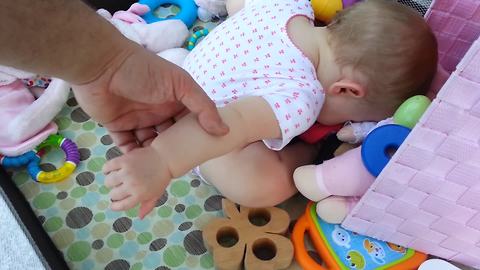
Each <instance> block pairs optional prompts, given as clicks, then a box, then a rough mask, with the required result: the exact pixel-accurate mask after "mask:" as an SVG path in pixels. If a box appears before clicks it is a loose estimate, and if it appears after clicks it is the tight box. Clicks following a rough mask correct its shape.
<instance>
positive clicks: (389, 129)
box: [362, 124, 410, 177]
mask: <svg viewBox="0 0 480 270" xmlns="http://www.w3.org/2000/svg"><path fill="white" fill-rule="evenodd" d="M409 133H410V129H409V128H407V127H404V126H400V125H394V124H392V125H384V126H381V127H378V128H376V129H374V130H373V131H372V132H370V134H368V136H367V137H366V138H365V140H364V141H363V144H362V161H363V165H365V168H367V170H368V171H369V172H370V173H371V174H372V175H373V176H375V177H377V176H378V175H379V174H380V172H381V171H382V170H383V168H385V166H386V165H387V163H388V162H389V161H390V154H389V150H395V151H396V150H397V149H398V148H399V147H400V145H401V144H402V143H403V141H405V139H406V138H407V136H408V134H409Z"/></svg>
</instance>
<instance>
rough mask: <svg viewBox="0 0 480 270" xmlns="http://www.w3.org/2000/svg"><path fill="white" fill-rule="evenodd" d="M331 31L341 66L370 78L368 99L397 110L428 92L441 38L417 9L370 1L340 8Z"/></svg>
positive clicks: (388, 109)
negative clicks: (413, 97) (438, 42)
mask: <svg viewBox="0 0 480 270" xmlns="http://www.w3.org/2000/svg"><path fill="white" fill-rule="evenodd" d="M328 29H329V32H330V38H329V42H330V44H331V46H332V48H333V52H334V56H335V59H336V62H337V63H338V64H339V65H340V68H343V67H351V68H353V69H354V70H355V71H359V72H360V73H361V74H362V75H363V76H365V77H366V80H367V81H366V86H367V96H366V100H367V102H369V103H372V102H373V103H375V104H377V105H380V106H382V104H383V109H384V110H386V111H389V112H391V111H392V110H394V109H395V108H396V107H397V106H398V105H399V104H400V103H401V102H403V101H404V100H405V99H407V98H408V97H411V96H413V95H417V94H424V93H425V92H426V91H427V90H428V87H429V85H430V83H431V81H432V79H433V76H434V75H435V71H436V68H437V41H436V39H435V36H434V34H433V33H432V31H431V29H430V28H429V26H428V25H427V23H426V22H425V21H424V19H423V18H422V17H421V16H420V15H419V14H418V13H416V12H415V11H414V10H413V9H410V8H408V7H406V6H403V5H401V4H399V3H396V2H393V1H387V0H366V1H364V2H360V3H358V4H356V5H354V6H352V7H351V8H348V9H345V10H343V11H341V12H339V13H338V14H337V16H336V17H335V18H334V20H333V21H332V23H330V24H329V25H328Z"/></svg>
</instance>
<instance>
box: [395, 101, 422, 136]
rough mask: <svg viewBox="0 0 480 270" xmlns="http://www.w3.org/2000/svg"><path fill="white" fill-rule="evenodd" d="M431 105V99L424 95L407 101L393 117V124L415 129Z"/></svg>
mask: <svg viewBox="0 0 480 270" xmlns="http://www.w3.org/2000/svg"><path fill="white" fill-rule="evenodd" d="M430 103H431V101H430V99H428V98H427V97H426V96H422V95H417V96H413V97H411V98H409V99H407V100H405V102H403V103H402V105H400V107H398V109H397V111H396V112H395V114H394V115H393V122H394V123H395V124H398V125H401V126H404V127H407V128H410V129H411V128H413V127H414V126H415V125H416V124H417V122H418V120H420V118H421V117H422V115H423V113H424V112H425V111H426V110H427V108H428V106H430Z"/></svg>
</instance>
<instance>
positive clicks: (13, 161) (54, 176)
mask: <svg viewBox="0 0 480 270" xmlns="http://www.w3.org/2000/svg"><path fill="white" fill-rule="evenodd" d="M47 146H50V147H56V148H61V149H62V150H63V151H64V152H65V163H64V164H63V165H62V166H61V167H60V168H58V169H56V170H54V171H51V172H45V171H42V170H41V169H40V167H39V164H40V159H41V156H42V154H43V153H42V150H43V149H44V148H45V147H47ZM79 162H80V153H79V152H78V148H77V146H76V145H75V143H74V142H72V141H71V140H69V139H66V138H64V137H62V136H60V135H50V136H49V137H48V138H47V140H45V141H44V142H42V143H41V144H40V145H39V146H37V147H36V149H35V150H33V151H29V152H27V153H25V154H22V155H20V156H17V157H0V165H2V166H3V167H5V168H19V167H23V166H27V170H28V173H29V174H30V176H31V177H32V179H33V180H35V181H37V182H40V183H54V182H58V181H62V180H63V179H65V178H67V177H68V176H69V175H70V174H72V172H73V171H74V170H75V168H76V167H77V165H78V163H79Z"/></svg>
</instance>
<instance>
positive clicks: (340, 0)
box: [311, 0, 360, 23]
mask: <svg viewBox="0 0 480 270" xmlns="http://www.w3.org/2000/svg"><path fill="white" fill-rule="evenodd" d="M357 2H360V0H312V1H311V3H312V7H313V13H314V14H315V19H317V20H319V21H322V22H324V23H329V22H330V21H331V20H332V19H333V17H334V16H335V14H336V13H337V12H338V11H340V10H342V9H344V8H347V7H349V6H352V5H353V4H355V3H357Z"/></svg>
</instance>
